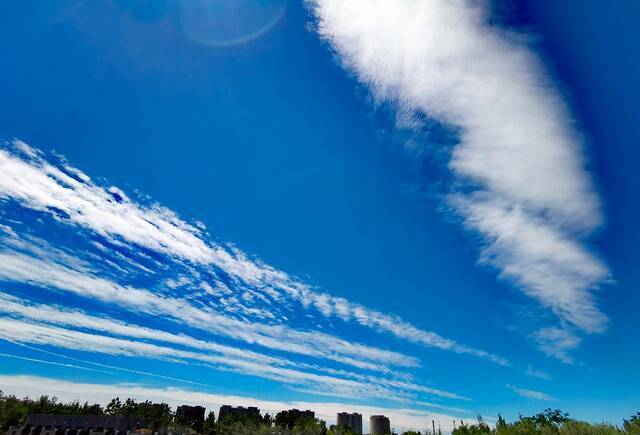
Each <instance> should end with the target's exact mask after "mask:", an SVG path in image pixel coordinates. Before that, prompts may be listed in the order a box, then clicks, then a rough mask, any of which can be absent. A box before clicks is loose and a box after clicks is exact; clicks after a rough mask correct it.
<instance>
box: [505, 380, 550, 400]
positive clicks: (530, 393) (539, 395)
mask: <svg viewBox="0 0 640 435" xmlns="http://www.w3.org/2000/svg"><path fill="white" fill-rule="evenodd" d="M506 387H507V388H508V389H510V390H512V391H513V392H514V393H516V394H517V395H518V396H520V397H524V398H527V399H533V400H541V401H546V402H549V401H552V400H555V399H554V398H553V397H551V396H550V395H548V394H546V393H543V392H542V391H536V390H527V389H525V388H519V387H516V386H515V385H511V384H507V385H506Z"/></svg>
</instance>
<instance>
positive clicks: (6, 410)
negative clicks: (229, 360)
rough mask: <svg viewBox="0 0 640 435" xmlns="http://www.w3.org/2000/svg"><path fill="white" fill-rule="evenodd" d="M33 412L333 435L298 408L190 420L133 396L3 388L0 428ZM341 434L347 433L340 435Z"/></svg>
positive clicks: (277, 434) (174, 428)
mask: <svg viewBox="0 0 640 435" xmlns="http://www.w3.org/2000/svg"><path fill="white" fill-rule="evenodd" d="M30 414H51V415H128V416H132V417H136V418H137V419H139V420H140V421H144V422H145V426H146V427H145V428H147V429H152V430H153V431H154V432H155V431H161V432H163V431H167V432H174V433H184V434H186V433H198V434H204V435H255V434H258V435H334V434H335V432H334V431H333V430H332V429H327V427H326V423H325V422H324V421H322V420H319V419H317V418H313V417H309V416H304V415H303V414H302V413H300V412H299V411H298V412H296V410H289V411H281V412H279V413H278V414H276V415H275V416H271V415H269V414H265V415H264V416H262V415H236V414H228V415H225V416H224V417H223V418H221V419H220V420H219V421H216V420H215V413H214V412H213V411H212V412H209V414H208V415H207V416H206V418H205V419H204V422H202V421H191V420H189V419H188V418H185V417H180V416H177V415H176V414H175V412H174V411H173V410H172V409H171V407H170V406H169V404H167V403H153V402H150V401H144V402H138V401H136V400H134V399H126V400H125V401H124V402H123V401H121V400H120V399H119V398H117V397H116V398H115V399H112V400H111V401H110V402H109V403H108V404H107V406H106V407H103V406H101V405H99V404H89V403H88V402H85V403H80V402H77V401H75V402H68V403H63V402H60V401H58V400H57V398H55V397H49V396H40V397H39V398H38V399H35V400H32V399H29V398H23V399H21V398H18V397H16V396H13V395H10V396H5V395H4V394H3V393H2V391H0V430H1V431H2V432H4V431H6V430H7V429H9V427H10V426H21V425H23V424H24V422H25V420H26V419H27V417H28V416H29V415H30ZM341 435H347V434H346V433H345V434H341Z"/></svg>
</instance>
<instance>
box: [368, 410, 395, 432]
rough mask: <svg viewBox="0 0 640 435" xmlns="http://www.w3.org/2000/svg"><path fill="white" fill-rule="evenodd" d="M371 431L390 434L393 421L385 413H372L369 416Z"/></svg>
mask: <svg viewBox="0 0 640 435" xmlns="http://www.w3.org/2000/svg"><path fill="white" fill-rule="evenodd" d="M369 426H370V428H369V432H370V433H371V435H390V434H391V422H390V421H389V418H388V417H385V416H384V415H372V416H371V417H370V418H369Z"/></svg>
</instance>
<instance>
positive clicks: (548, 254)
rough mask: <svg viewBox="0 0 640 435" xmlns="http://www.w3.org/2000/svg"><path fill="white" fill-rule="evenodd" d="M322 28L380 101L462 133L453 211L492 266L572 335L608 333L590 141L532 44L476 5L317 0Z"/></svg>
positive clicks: (433, 0)
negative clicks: (588, 162) (599, 300)
mask: <svg viewBox="0 0 640 435" xmlns="http://www.w3.org/2000/svg"><path fill="white" fill-rule="evenodd" d="M307 3H308V4H309V6H310V8H311V10H312V11H313V13H314V14H315V16H316V18H317V23H316V30H317V32H318V34H319V35H320V36H321V37H322V38H323V39H324V40H326V41H327V42H328V43H329V44H330V45H331V47H332V48H333V49H334V50H335V51H336V52H337V54H338V56H339V58H340V60H341V61H342V63H343V64H344V66H345V67H346V68H347V69H348V70H350V71H352V72H353V73H355V75H356V76H357V78H358V79H359V80H360V81H361V82H362V83H364V84H366V85H367V86H368V87H369V88H370V89H371V92H372V94H373V95H374V97H375V98H376V99H378V100H379V101H390V102H392V103H395V104H397V105H398V108H399V110H401V111H404V112H409V113H417V114H425V115H427V116H428V117H431V118H436V119H438V120H439V121H441V122H442V123H444V124H446V125H449V126H451V127H452V128H455V129H456V132H457V134H458V135H459V143H458V144H457V145H456V146H455V147H454V149H453V153H452V157H451V160H450V163H449V169H450V170H451V171H452V172H453V173H454V174H455V175H456V177H457V182H456V186H455V187H454V186H452V187H451V196H450V204H451V206H452V207H453V208H454V209H455V210H456V212H457V213H460V214H461V215H462V217H463V219H464V222H465V224H466V226H467V227H468V228H470V229H473V230H475V231H477V232H479V233H480V234H481V235H482V236H483V238H484V244H483V252H482V260H483V261H484V262H485V263H487V264H490V265H492V266H494V267H497V268H498V269H499V270H500V272H501V276H502V277H504V278H507V279H509V280H511V281H512V282H514V283H515V284H516V285H517V286H518V287H519V288H521V289H522V290H523V291H524V293H525V294H527V295H528V296H531V297H533V298H535V299H537V300H538V301H539V302H540V303H541V304H542V306H543V307H545V308H548V309H550V310H551V311H552V312H553V313H554V314H555V315H556V316H557V319H558V322H559V323H560V325H561V326H562V327H563V328H566V329H572V330H582V331H586V332H588V333H593V332H601V331H603V330H604V328H605V326H606V322H607V318H606V316H605V315H604V314H603V313H601V312H600V310H599V309H598V307H597V305H596V301H595V297H594V294H593V292H594V290H595V289H597V288H598V287H599V285H601V284H602V283H603V282H604V281H606V280H607V279H608V277H609V271H608V269H607V267H606V266H605V265H603V264H602V262H601V261H600V260H599V259H598V258H596V257H595V256H594V255H593V254H592V253H590V251H589V250H588V249H587V248H586V247H585V246H584V245H583V238H584V237H585V236H587V235H588V234H589V233H590V232H591V231H593V230H594V229H595V228H596V227H597V226H598V225H599V224H600V223H601V221H602V216H601V211H600V201H599V198H598V195H597V193H596V192H595V190H594V186H593V183H592V181H591V180H590V177H589V175H588V173H587V171H586V170H585V159H584V156H583V150H582V139H581V136H580V134H579V133H578V131H577V128H576V126H575V123H574V121H573V119H572V118H571V115H570V113H569V110H568V108H567V106H566V104H565V103H564V102H563V99H562V98H561V95H560V94H559V93H558V92H557V91H556V89H554V87H553V86H552V84H551V83H550V80H549V78H548V76H547V75H546V73H545V71H544V68H543V66H542V63H541V62H540V61H539V59H537V57H536V55H535V54H534V53H533V52H532V51H531V50H530V49H529V48H528V47H527V45H526V44H525V43H524V42H523V38H522V37H520V36H518V35H515V34H513V33H509V32H507V31H504V30H501V29H499V28H497V27H496V26H495V25H490V24H489V21H488V4H487V3H486V2H485V1H475V0H474V1H470V0H368V1H357V0H308V2H307Z"/></svg>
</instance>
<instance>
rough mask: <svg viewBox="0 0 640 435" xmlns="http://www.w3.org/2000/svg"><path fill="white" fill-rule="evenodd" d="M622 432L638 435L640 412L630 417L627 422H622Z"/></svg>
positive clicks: (639, 433) (639, 434)
mask: <svg viewBox="0 0 640 435" xmlns="http://www.w3.org/2000/svg"><path fill="white" fill-rule="evenodd" d="M622 426H623V427H624V430H626V431H627V433H629V434H631V435H640V412H638V413H636V415H632V416H631V418H629V420H624V423H623V425H622Z"/></svg>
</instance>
